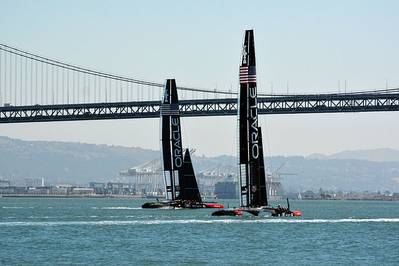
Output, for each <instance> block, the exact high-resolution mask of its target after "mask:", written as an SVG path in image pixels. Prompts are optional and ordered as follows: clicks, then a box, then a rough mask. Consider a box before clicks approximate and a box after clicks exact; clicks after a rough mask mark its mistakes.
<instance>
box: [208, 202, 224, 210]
mask: <svg viewBox="0 0 399 266" xmlns="http://www.w3.org/2000/svg"><path fill="white" fill-rule="evenodd" d="M205 208H213V209H223V208H224V205H223V204H219V203H205Z"/></svg>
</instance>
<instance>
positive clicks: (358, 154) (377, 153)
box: [307, 149, 399, 162]
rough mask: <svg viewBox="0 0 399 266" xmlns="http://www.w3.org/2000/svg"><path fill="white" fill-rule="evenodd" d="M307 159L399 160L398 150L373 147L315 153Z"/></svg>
mask: <svg viewBox="0 0 399 266" xmlns="http://www.w3.org/2000/svg"><path fill="white" fill-rule="evenodd" d="M307 158H309V159H322V160H326V159H340V160H344V159H350V160H366V161H373V162H399V151H398V150H394V149H373V150H354V151H342V152H338V153H334V154H331V155H323V154H320V153H315V154H311V155H309V156H307Z"/></svg>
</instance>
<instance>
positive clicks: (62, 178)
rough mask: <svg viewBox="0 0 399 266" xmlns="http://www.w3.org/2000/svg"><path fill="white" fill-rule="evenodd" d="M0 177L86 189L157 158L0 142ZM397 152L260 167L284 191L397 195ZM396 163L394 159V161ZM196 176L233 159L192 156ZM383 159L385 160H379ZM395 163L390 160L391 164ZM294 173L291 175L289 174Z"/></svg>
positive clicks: (278, 161) (230, 168)
mask: <svg viewBox="0 0 399 266" xmlns="http://www.w3.org/2000/svg"><path fill="white" fill-rule="evenodd" d="M0 151H1V152H0V178H1V177H2V178H5V179H11V180H12V181H13V182H14V183H15V184H24V182H23V180H24V179H25V178H27V177H33V178H38V177H44V178H45V179H46V181H47V182H49V183H51V184H59V183H70V184H87V183H88V182H90V181H110V180H115V179H116V178H118V176H119V172H120V171H122V170H126V169H128V168H131V167H134V166H137V165H140V164H143V163H145V162H148V161H151V160H153V159H159V157H160V155H159V152H158V151H155V150H148V149H142V148H138V147H132V148H128V147H121V146H108V145H94V144H84V143H70V142H50V141H24V140H18V139H11V138H7V137H0ZM397 153H399V151H395V150H390V149H380V150H370V151H345V152H340V153H337V154H333V155H320V154H319V155H312V156H307V157H302V156H288V157H283V156H274V157H267V158H266V164H267V166H268V167H271V168H272V169H277V168H279V167H280V166H281V165H283V164H284V166H283V167H282V169H281V170H280V171H281V172H282V173H290V174H291V175H282V177H283V178H282V182H283V185H284V187H285V188H286V190H288V191H303V190H307V189H313V190H317V189H319V188H320V187H322V188H323V189H341V190H354V191H364V190H370V191H376V190H381V191H383V190H390V191H398V192H399V183H398V180H399V159H398V158H399V157H395V156H397V155H396V154H397ZM395 158H396V159H395ZM192 159H193V165H194V169H195V170H196V171H197V172H199V171H207V172H214V173H215V171H218V170H221V171H224V172H229V173H230V172H235V171H237V158H236V157H233V156H226V155H223V156H217V157H212V158H209V157H205V156H193V157H192ZM384 159H385V160H384ZM394 159H395V160H394ZM292 174H294V175H292Z"/></svg>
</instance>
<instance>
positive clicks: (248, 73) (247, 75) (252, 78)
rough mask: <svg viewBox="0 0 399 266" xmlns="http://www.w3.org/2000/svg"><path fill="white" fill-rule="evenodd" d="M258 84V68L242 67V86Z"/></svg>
mask: <svg viewBox="0 0 399 266" xmlns="http://www.w3.org/2000/svg"><path fill="white" fill-rule="evenodd" d="M249 82H256V67H255V66H241V67H240V84H245V83H249Z"/></svg>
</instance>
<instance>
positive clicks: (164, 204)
mask: <svg viewBox="0 0 399 266" xmlns="http://www.w3.org/2000/svg"><path fill="white" fill-rule="evenodd" d="M141 208H143V209H204V208H208V209H209V208H212V209H221V208H224V205H222V204H218V203H203V202H188V201H155V202H146V203H144V204H143V205H142V206H141Z"/></svg>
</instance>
